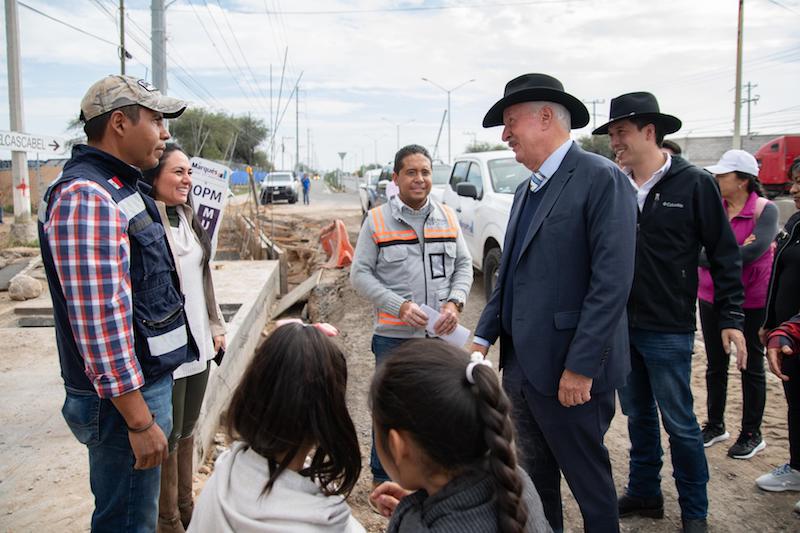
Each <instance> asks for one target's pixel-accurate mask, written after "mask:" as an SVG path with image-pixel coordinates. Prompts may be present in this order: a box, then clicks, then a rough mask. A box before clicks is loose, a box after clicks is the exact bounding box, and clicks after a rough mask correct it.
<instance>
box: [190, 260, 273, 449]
mask: <svg viewBox="0 0 800 533" xmlns="http://www.w3.org/2000/svg"><path fill="white" fill-rule="evenodd" d="M211 274H212V277H213V278H214V290H215V292H216V294H217V299H218V301H219V304H220V305H221V306H222V305H225V304H229V305H232V304H241V307H240V308H239V310H238V311H237V312H236V315H234V317H233V320H232V321H231V322H229V323H228V332H227V342H228V349H227V351H226V353H225V358H224V359H223V361H222V365H221V366H220V367H217V366H216V365H215V364H213V363H212V364H211V375H210V376H209V380H208V387H207V389H206V396H205V400H204V401H203V407H202V409H201V411H200V418H199V420H198V422H197V427H196V428H195V454H196V458H197V459H198V460H200V461H202V459H204V458H205V457H207V456H209V455H210V453H211V451H212V450H213V446H214V435H215V434H216V432H217V429H218V427H219V422H220V416H221V415H222V413H223V412H224V410H225V409H226V408H227V406H228V402H229V401H230V398H231V394H232V393H233V390H234V389H235V388H236V386H237V385H238V383H239V380H240V379H241V377H242V374H243V373H244V371H245V369H246V368H247V365H248V364H249V363H250V360H251V359H252V357H253V352H254V350H255V348H256V346H257V345H258V343H259V342H260V340H261V331H262V330H263V329H264V326H266V324H267V321H268V318H269V309H270V307H271V306H272V303H273V301H274V299H275V297H276V295H277V294H278V287H279V279H278V278H279V268H278V262H277V261H223V262H218V263H214V267H213V268H212V271H211Z"/></svg>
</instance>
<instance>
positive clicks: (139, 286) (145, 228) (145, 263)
mask: <svg viewBox="0 0 800 533" xmlns="http://www.w3.org/2000/svg"><path fill="white" fill-rule="evenodd" d="M140 176H141V174H140V173H139V171H138V170H136V169H135V168H134V167H131V166H130V165H127V164H125V163H124V162H122V161H120V160H119V159H117V158H115V157H113V156H111V155H110V154H107V153H105V152H102V151H100V150H97V149H96V148H92V147H90V146H86V145H77V146H75V147H74V148H73V151H72V159H70V160H69V161H68V162H67V164H66V165H65V166H64V172H63V174H62V176H61V177H60V178H59V179H58V180H57V181H56V182H54V183H53V184H52V185H51V186H50V187H49V188H48V190H47V192H46V193H45V196H44V198H43V199H42V204H41V205H40V206H39V246H40V247H41V251H42V261H43V263H44V267H45V273H46V274H47V283H48V286H49V288H50V296H51V298H52V300H53V315H54V318H55V329H56V343H57V345H58V355H59V359H60V362H61V375H62V377H63V378H64V384H65V386H66V387H67V388H71V389H76V390H84V391H94V390H95V389H94V386H93V385H92V383H91V382H90V381H89V378H87V376H86V373H85V370H84V367H85V364H84V360H83V357H82V356H81V353H80V350H79V349H78V346H77V344H76V342H75V338H74V337H73V334H72V328H71V327H70V321H69V315H68V314H67V303H66V299H65V297H64V291H63V290H62V287H61V283H60V281H59V279H58V274H57V272H56V269H55V265H54V262H53V255H52V252H51V250H50V245H49V243H48V240H47V235H46V234H45V233H44V223H45V222H46V221H47V219H48V217H49V213H50V199H51V193H52V191H53V190H55V188H56V187H59V186H61V185H62V184H64V183H66V182H69V181H72V180H75V179H78V178H81V179H86V180H90V181H93V182H94V183H96V184H98V185H100V186H101V187H102V188H103V189H105V190H106V191H107V192H108V193H109V194H110V195H111V197H112V198H113V200H114V202H115V203H116V204H117V205H118V206H119V208H120V209H121V210H122V211H123V212H124V213H125V214H126V216H127V218H128V235H129V236H130V237H131V238H130V277H131V289H132V292H133V330H134V331H133V333H134V335H133V336H134V349H135V355H136V359H137V360H138V361H139V365H140V367H141V369H142V373H143V374H144V378H145V383H149V382H151V381H155V380H156V379H158V378H160V377H161V376H163V375H165V374H168V373H171V372H172V371H173V370H174V369H175V368H177V367H178V366H180V365H181V364H183V363H185V362H188V361H192V360H196V359H197V358H198V350H197V346H196V344H195V343H194V340H193V339H192V338H191V334H190V333H189V328H188V326H187V323H186V315H185V312H184V309H183V303H184V299H183V295H182V294H181V291H180V281H179V279H178V276H177V272H176V270H175V266H174V263H173V258H172V254H171V253H170V251H169V245H168V242H167V239H166V234H165V232H164V227H163V226H162V225H161V223H160V222H159V220H160V217H159V214H158V208H157V207H156V204H155V201H153V199H152V198H151V197H150V196H149V195H148V194H146V192H147V191H145V194H142V193H141V192H140V190H139V188H141V187H147V186H146V184H144V183H142V182H139V178H140ZM112 179H113V181H112Z"/></svg>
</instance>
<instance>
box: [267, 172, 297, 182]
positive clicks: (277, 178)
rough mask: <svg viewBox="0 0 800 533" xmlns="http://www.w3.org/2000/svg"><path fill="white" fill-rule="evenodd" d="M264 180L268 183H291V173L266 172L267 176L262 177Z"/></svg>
mask: <svg viewBox="0 0 800 533" xmlns="http://www.w3.org/2000/svg"><path fill="white" fill-rule="evenodd" d="M264 181H265V182H267V183H269V184H274V183H291V181H292V175H291V174H267V177H266V178H264Z"/></svg>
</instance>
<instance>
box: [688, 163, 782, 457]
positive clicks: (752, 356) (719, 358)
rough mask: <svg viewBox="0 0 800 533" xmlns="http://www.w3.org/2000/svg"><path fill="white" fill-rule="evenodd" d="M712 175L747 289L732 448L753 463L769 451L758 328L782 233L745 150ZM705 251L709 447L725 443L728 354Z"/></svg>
mask: <svg viewBox="0 0 800 533" xmlns="http://www.w3.org/2000/svg"><path fill="white" fill-rule="evenodd" d="M706 170H708V171H709V172H711V173H712V174H714V177H715V178H716V180H717V183H718V184H719V189H720V193H721V194H722V204H723V206H724V207H725V211H726V212H727V213H728V219H729V220H730V223H731V228H732V229H733V234H734V235H735V236H736V242H737V243H739V250H740V252H741V256H742V265H743V266H742V284H743V285H744V305H742V309H743V311H744V337H745V341H746V342H747V364H746V366H744V368H741V369H740V371H741V373H742V396H743V405H742V428H741V433H740V434H739V438H738V439H737V440H736V443H735V444H734V445H733V446H731V447H730V448H729V449H728V456H730V457H733V458H734V459H749V458H751V457H753V456H754V455H755V454H756V453H758V452H759V451H761V450H763V449H764V448H765V447H766V443H765V442H764V439H763V438H762V437H761V419H762V417H763V416H764V404H765V402H766V395H767V382H766V376H765V375H764V345H763V344H761V341H760V340H759V339H758V328H759V327H761V325H762V324H763V322H764V306H765V305H766V301H767V289H768V286H769V275H770V271H771V269H772V258H773V256H774V253H775V244H774V242H773V240H774V239H775V236H776V235H777V234H778V208H777V206H776V205H775V204H773V203H772V202H770V201H769V200H767V199H766V198H764V197H763V192H762V191H761V185H760V184H759V182H758V177H757V176H758V163H757V162H756V158H755V157H753V156H752V155H750V154H749V153H747V152H745V151H744V150H728V151H727V152H725V154H723V156H722V159H720V160H719V162H718V163H717V164H716V165H712V166H710V167H706ZM710 266H711V265H710V264H709V262H708V258H707V257H706V254H705V250H704V251H703V252H702V254H701V257H700V270H699V280H700V282H699V287H698V291H697V297H698V299H699V301H700V322H701V324H702V327H703V338H704V340H705V345H706V355H707V356H708V369H707V370H706V389H707V393H708V399H707V405H708V422H707V423H706V424H705V425H704V426H703V443H704V445H705V446H706V447H709V446H712V445H713V444H715V443H717V442H722V441H724V440H726V439H727V438H728V437H729V436H730V434H729V433H728V431H726V429H725V416H724V415H725V401H726V396H727V389H728V366H729V362H730V355H728V354H727V353H725V350H724V349H723V346H722V339H721V338H720V336H719V318H720V317H719V309H718V308H717V306H716V305H715V302H714V283H713V281H712V279H711V271H710V270H709V268H710Z"/></svg>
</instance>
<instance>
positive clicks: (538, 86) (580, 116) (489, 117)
mask: <svg viewBox="0 0 800 533" xmlns="http://www.w3.org/2000/svg"><path fill="white" fill-rule="evenodd" d="M521 102H555V103H556V104H561V105H563V106H564V107H566V108H567V111H569V114H570V117H571V119H572V128H573V129H575V128H582V127H584V126H585V125H587V124H588V123H589V111H588V110H587V109H586V106H584V105H583V103H581V101H580V100H578V99H577V98H575V97H574V96H572V95H571V94H568V93H565V92H564V86H563V85H562V84H561V82H560V81H558V80H557V79H555V78H554V77H552V76H548V75H547V74H523V75H522V76H519V77H518V78H514V79H513V80H511V81H510V82H508V83H506V89H505V91H504V92H503V97H502V98H501V99H500V100H498V101H497V103H496V104H494V105H493V106H492V108H491V109H489V112H488V113H486V116H485V117H483V127H484V128H491V127H492V126H502V125H503V111H504V110H505V108H507V107H509V106H512V105H514V104H519V103H521Z"/></svg>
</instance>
